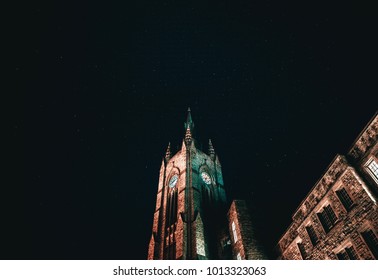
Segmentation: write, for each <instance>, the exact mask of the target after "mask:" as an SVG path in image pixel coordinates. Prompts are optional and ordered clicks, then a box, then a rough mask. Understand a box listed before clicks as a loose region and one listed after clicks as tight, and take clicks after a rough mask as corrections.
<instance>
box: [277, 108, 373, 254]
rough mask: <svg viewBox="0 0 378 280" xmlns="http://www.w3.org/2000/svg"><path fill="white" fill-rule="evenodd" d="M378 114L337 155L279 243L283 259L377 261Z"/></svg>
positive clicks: (300, 206)
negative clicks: (343, 153)
mask: <svg viewBox="0 0 378 280" xmlns="http://www.w3.org/2000/svg"><path fill="white" fill-rule="evenodd" d="M377 197H378V114H377V113H376V114H375V116H374V117H373V118H372V120H371V121H370V122H369V123H368V125H367V126H366V127H365V128H364V130H363V131H362V132H361V134H360V135H359V136H358V137H357V139H356V141H355V142H354V144H353V145H352V148H351V149H350V151H349V152H348V153H347V155H345V156H343V155H337V156H336V157H335V158H334V160H333V161H332V162H331V164H330V165H329V166H328V168H327V169H326V171H325V172H324V174H323V175H322V176H321V177H320V179H319V180H318V182H317V183H316V184H315V185H314V186H313V188H312V189H311V190H310V192H309V193H308V194H307V196H306V197H305V198H304V200H303V201H302V202H301V204H300V205H299V207H298V208H297V210H296V211H295V213H294V214H293V216H292V218H293V221H292V223H291V225H290V226H289V228H288V229H287V231H286V232H285V233H284V234H283V236H282V237H281V239H280V240H279V243H278V250H279V259H288V260H300V259H342V260H343V259H378V239H377V237H378V208H377Z"/></svg>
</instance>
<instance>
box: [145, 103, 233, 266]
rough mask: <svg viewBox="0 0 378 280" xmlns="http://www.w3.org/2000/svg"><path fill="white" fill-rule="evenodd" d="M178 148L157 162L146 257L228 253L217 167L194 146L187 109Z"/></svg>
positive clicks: (216, 256) (223, 255)
mask: <svg viewBox="0 0 378 280" xmlns="http://www.w3.org/2000/svg"><path fill="white" fill-rule="evenodd" d="M184 128H185V130H184V138H183V140H182V145H181V149H180V150H179V151H178V152H177V153H175V154H172V152H171V147H170V145H168V149H167V152H166V154H165V157H164V159H163V160H162V163H161V168H160V176H159V184H158V189H157V197H156V207H155V211H154V218H153V226H152V235H151V239H150V243H149V248H148V259H189V260H190V259H224V258H231V248H230V246H227V245H229V244H230V242H229V233H228V222H227V209H226V194H225V189H224V184H223V177H222V169H221V164H220V162H219V159H218V156H217V155H216V154H215V151H214V147H213V145H212V143H211V140H209V145H208V152H207V153H205V152H203V151H201V150H199V149H198V147H197V146H196V141H195V139H194V137H193V134H194V123H193V120H192V116H191V112H190V109H188V113H187V118H186V122H185V123H184Z"/></svg>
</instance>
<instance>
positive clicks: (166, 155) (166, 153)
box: [165, 142, 172, 162]
mask: <svg viewBox="0 0 378 280" xmlns="http://www.w3.org/2000/svg"><path fill="white" fill-rule="evenodd" d="M171 156H172V154H171V142H169V143H168V148H167V151H166V152H165V161H166V162H168V161H169V160H170V159H171Z"/></svg>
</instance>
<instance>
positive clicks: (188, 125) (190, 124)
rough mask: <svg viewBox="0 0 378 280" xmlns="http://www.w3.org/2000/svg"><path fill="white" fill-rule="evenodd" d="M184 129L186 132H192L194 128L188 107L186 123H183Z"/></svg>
mask: <svg viewBox="0 0 378 280" xmlns="http://www.w3.org/2000/svg"><path fill="white" fill-rule="evenodd" d="M184 127H185V130H187V129H188V128H189V129H190V130H193V128H194V122H193V120H192V115H191V113H190V107H188V115H187V117H186V122H185V123H184Z"/></svg>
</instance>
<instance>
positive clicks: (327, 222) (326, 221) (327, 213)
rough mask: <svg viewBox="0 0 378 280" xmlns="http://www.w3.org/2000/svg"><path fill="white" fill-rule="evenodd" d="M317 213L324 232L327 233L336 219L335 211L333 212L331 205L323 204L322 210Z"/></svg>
mask: <svg viewBox="0 0 378 280" xmlns="http://www.w3.org/2000/svg"><path fill="white" fill-rule="evenodd" d="M317 215H318V217H319V220H320V222H321V224H322V226H323V228H324V230H325V232H326V233H328V232H329V231H330V230H331V228H333V226H334V225H335V223H336V221H337V218H336V215H335V212H333V209H332V207H331V205H327V206H325V207H324V208H323V211H322V212H319V213H317Z"/></svg>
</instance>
